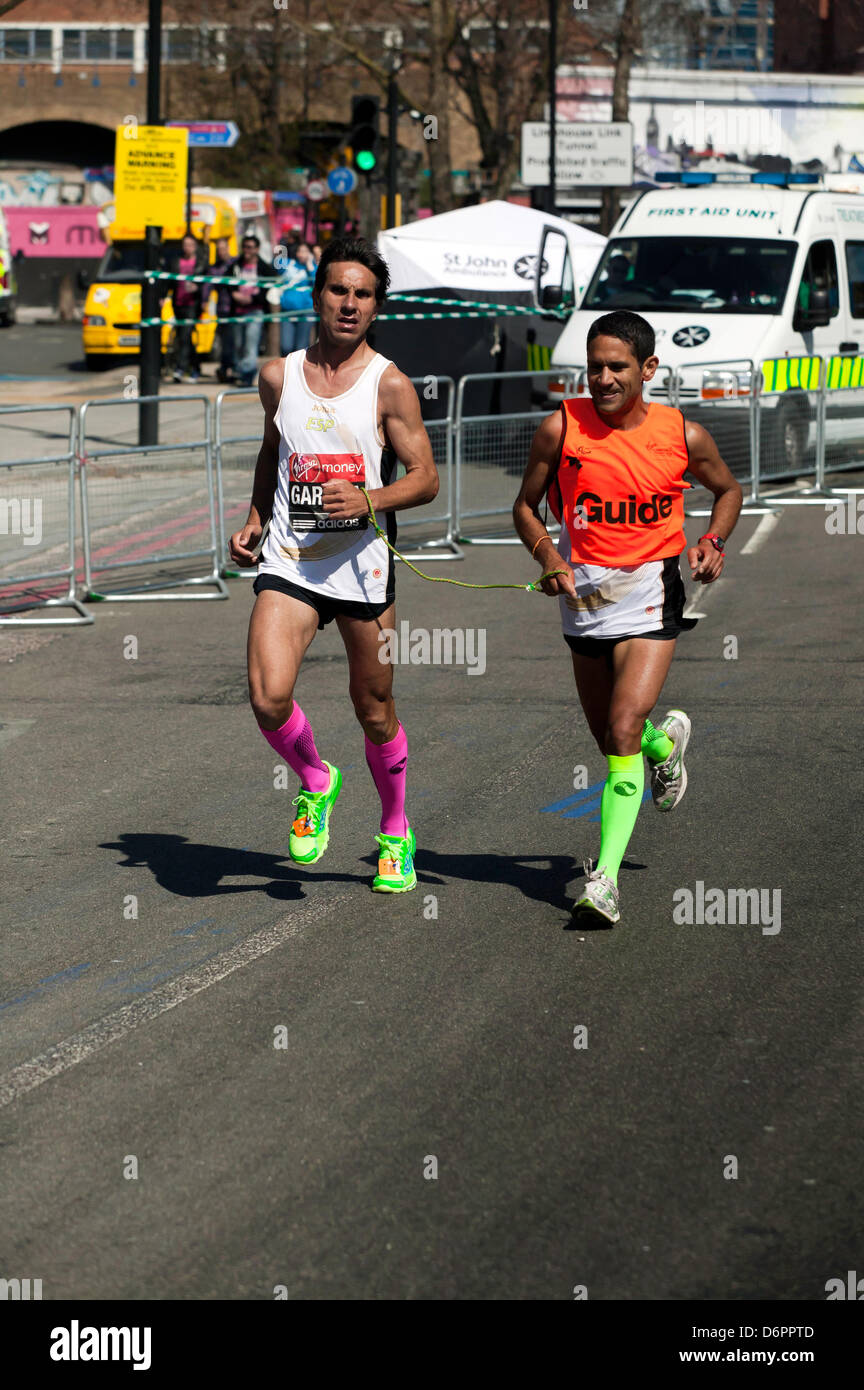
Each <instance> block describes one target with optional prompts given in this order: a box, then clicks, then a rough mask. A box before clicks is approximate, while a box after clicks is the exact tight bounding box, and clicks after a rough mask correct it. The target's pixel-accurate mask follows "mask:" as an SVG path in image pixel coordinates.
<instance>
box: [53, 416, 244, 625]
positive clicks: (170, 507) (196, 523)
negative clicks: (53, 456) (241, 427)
mask: <svg viewBox="0 0 864 1390" xmlns="http://www.w3.org/2000/svg"><path fill="white" fill-rule="evenodd" d="M143 401H157V402H159V403H160V405H162V406H165V407H167V408H168V409H170V408H171V407H173V406H178V405H181V404H182V405H183V406H187V405H188V404H189V403H190V402H200V403H201V404H202V405H203V412H202V418H203V434H202V435H200V436H199V437H196V438H194V439H191V440H190V439H182V438H181V439H177V440H176V441H175V442H173V443H166V444H147V445H130V444H122V443H119V442H117V441H116V440H115V441H111V442H109V441H105V440H100V439H99V437H98V436H96V435H94V433H93V432H92V431H91V432H90V433H89V434H88V428H89V423H90V417H91V414H92V413H93V412H94V411H96V410H98V409H101V408H103V407H106V406H110V407H112V408H114V409H116V408H117V407H118V406H119V407H121V408H122V407H126V409H127V410H128V412H129V414H130V424H129V430H128V432H129V433H132V432H133V430H134V431H136V432H137V421H138V407H139V406H140V405H141V403H142V402H143ZM181 428H183V429H185V422H181ZM173 429H174V425H173V423H171V424H164V425H163V422H162V420H161V417H160V433H162V432H171V431H172V430H173ZM78 441H79V442H78V450H79V454H78V459H79V472H80V478H81V516H82V531H83V543H84V596H85V599H87V600H88V601H90V602H98V601H100V600H123V601H124V602H132V601H137V602H145V601H153V600H157V599H199V600H203V599H222V598H227V597H228V590H227V589H226V587H225V585H224V583H223V582H222V578H221V576H220V574H219V544H218V537H217V534H216V509H215V502H214V490H213V467H212V459H211V437H210V402H209V397H207V396H205V395H188V396H182V397H166V396H139V397H137V398H133V399H126V398H125V397H122V396H121V397H112V398H111V399H110V400H92V401H85V402H84V404H83V405H82V406H81V410H80V415H79V433H78ZM97 443H105V447H104V448H94V447H93V445H94V444H97ZM202 560H206V561H207V570H206V573H204V574H201V573H190V572H189V571H190V570H200V568H201V566H200V563H196V564H193V563H192V562H193V561H194V562H200V561H202ZM153 570H156V571H157V573H156V574H153V573H152V571H153ZM118 573H122V574H123V576H124V578H125V579H126V580H127V581H128V580H131V581H132V583H131V584H130V583H129V582H127V583H126V584H125V585H124V587H123V588H122V589H110V590H109V589H107V588H106V587H105V586H104V583H103V580H104V579H105V578H110V576H111V575H112V574H113V575H116V574H118ZM205 585H206V586H209V587H213V588H214V589H215V592H214V593H207V594H202V593H197V592H196V593H185V592H181V593H175V592H169V591H172V590H186V589H189V588H194V589H198V588H200V587H202V586H205Z"/></svg>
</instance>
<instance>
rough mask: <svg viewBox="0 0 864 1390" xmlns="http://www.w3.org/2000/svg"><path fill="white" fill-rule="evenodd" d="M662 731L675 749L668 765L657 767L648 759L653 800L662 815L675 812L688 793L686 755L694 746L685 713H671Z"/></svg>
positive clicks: (680, 710) (664, 721) (673, 711)
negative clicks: (691, 746) (689, 748)
mask: <svg viewBox="0 0 864 1390" xmlns="http://www.w3.org/2000/svg"><path fill="white" fill-rule="evenodd" d="M659 727H660V729H661V730H662V732H663V733H664V734H665V735H666V737H667V738H671V740H672V742H673V743H674V745H675V747H674V748H673V749H672V752H671V753H670V754H669V757H668V758H667V759H666V761H665V762H662V763H654V762H652V761H651V759H650V758H649V759H648V766H649V767H650V769H651V796H652V799H653V801H654V805H655V806H656V807H657V810H658V811H674V810H675V807H676V806H677V805H678V802H679V801H680V800H681V798H682V796H683V795H684V793H685V791H686V790H687V769H686V767H685V766H684V753H685V751H686V749H687V744H688V743H689V742H690V731H691V725H690V720H689V719H688V718H687V715H686V714H685V713H684V711H683V709H670V711H669V713H668V714H667V715H666V717H665V719H663V720H662V721H661V723H660V726H659Z"/></svg>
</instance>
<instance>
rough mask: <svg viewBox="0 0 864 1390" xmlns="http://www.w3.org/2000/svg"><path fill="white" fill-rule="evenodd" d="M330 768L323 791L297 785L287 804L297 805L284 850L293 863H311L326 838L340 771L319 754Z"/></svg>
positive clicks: (327, 837) (316, 856)
mask: <svg viewBox="0 0 864 1390" xmlns="http://www.w3.org/2000/svg"><path fill="white" fill-rule="evenodd" d="M321 761H322V762H323V763H324V766H325V767H326V768H329V769H330V786H329V788H328V789H327V791H326V792H309V791H307V790H306V788H305V787H301V788H300V795H299V796H295V798H294V800H293V801H292V803H291V805H292V806H296V807H297V819H296V820H295V822H294V824H293V825H292V826H291V835H290V837H289V840H288V853H289V854H290V856H291V858H292V859H293V860H294V863H295V864H314V863H315V862H316V860H318V859H320V858H321V855H322V854H323V853H324V851H325V849H326V848H327V845H328V844H329V842H330V812H331V811H332V810H333V807H334V806H335V804H336V798H337V796H338V795H339V793H340V791H341V790H342V773H341V772H340V771H339V769H338V767H333V766H332V765H331V764H330V763H328V762H327V760H326V758H322V759H321Z"/></svg>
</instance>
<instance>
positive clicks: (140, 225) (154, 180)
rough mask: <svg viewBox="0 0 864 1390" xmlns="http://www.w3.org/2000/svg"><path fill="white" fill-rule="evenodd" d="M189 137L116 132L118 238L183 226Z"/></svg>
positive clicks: (149, 129)
mask: <svg viewBox="0 0 864 1390" xmlns="http://www.w3.org/2000/svg"><path fill="white" fill-rule="evenodd" d="M188 161H189V132H188V131H187V130H185V129H183V128H179V129H178V128H173V127H167V126H161V125H140V126H139V125H135V126H129V125H123V126H118V127H117V144H116V152H115V156H114V201H115V208H116V211H115V225H114V227H113V228H112V231H113V235H114V237H115V238H123V237H143V235H144V228H145V227H147V226H150V227H167V226H170V225H172V224H174V223H178V222H182V221H183V215H184V207H185V203H186V174H187V167H188Z"/></svg>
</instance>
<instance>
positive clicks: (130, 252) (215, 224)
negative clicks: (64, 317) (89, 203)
mask: <svg viewBox="0 0 864 1390" xmlns="http://www.w3.org/2000/svg"><path fill="white" fill-rule="evenodd" d="M191 211H192V218H191V225H190V230H191V233H192V235H193V236H194V237H196V238H197V239H198V240H199V241H204V242H205V243H206V244H207V247H208V253H209V258H210V264H211V265H212V264H213V261H214V260H215V258H216V242H217V239H218V238H219V237H227V238H228V243H229V250H230V252H231V255H232V256H236V255H237V251H238V247H237V217H236V214H235V213H234V210H233V208H232V207H231V206H230V204H229V203H227V202H226V201H225V199H224V198H219V197H217V196H216V195H215V194H212V193H201V194H200V195H199V194H198V193H197V192H196V191H195V190H193V193H192V209H191ZM102 213H103V220H104V221H105V222H106V223H107V226H106V235H107V237H108V246H107V247H106V249H105V254H104V256H103V257H102V260H101V262H100V264H99V269H98V271H97V272H96V275H95V277H94V280H93V283H92V284H91V285H90V286H89V288H88V290H87V298H86V300H85V302H84V318H83V320H82V325H81V338H82V345H83V348H84V359H85V361H86V364H87V366H88V367H89V368H91V369H94V368H98V367H104V366H107V365H108V363H109V362H110V361H111V359H112V357H128V356H129V355H131V354H135V353H137V352H138V351H139V349H140V346H141V328H140V324H141V286H140V285H135V284H129V283H128V282H126V283H124V282H122V281H119V282H118V281H113V282H112V280H111V276H112V274H114V273H116V272H117V271H119V270H122V271H130V270H131V271H140V270H143V269H144V228H143V227H138V226H131V225H130V226H126V225H123V224H122V223H120V222H118V221H117V220H116V218H115V216H114V205H113V204H112V203H106V204H105V206H104V208H103V209H102ZM185 232H186V225H185V222H183V223H178V224H177V226H174V227H165V228H163V241H162V245H161V248H160V254H161V256H162V257H163V258H164V259H167V258H168V257H169V256H171V255H173V254H177V253H178V252H179V251H180V245H181V241H182V239H183V236H184V234H185ZM166 283H168V284H170V282H166ZM162 317H163V319H168V320H170V319H172V318H173V317H174V311H173V308H172V305H171V293H170V290H169V291H168V297H167V298H166V299H165V301H164V302H163V304H162ZM216 329H217V325H216V288H215V287H214V288H213V290H212V292H211V293H210V294H209V295H208V297H207V302H206V305H205V307H204V310H203V312H202V314H201V317H200V318H199V320H198V325H197V327H196V329H195V343H196V348H197V352H198V356H199V357H200V358H206V357H209V356H211V355H213V353H214V343H215V342H216ZM170 339H171V327H170V323H166V324H165V325H164V327H163V329H162V351H163V352H165V351H166V350H167V348H168V344H169V342H170ZM216 347H217V354H218V344H216Z"/></svg>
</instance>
